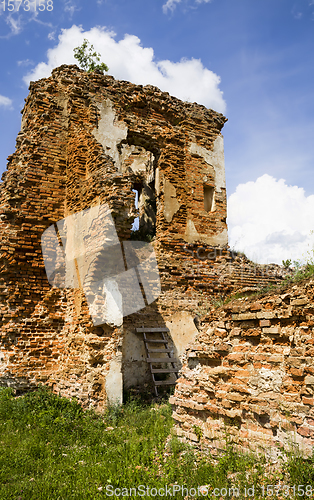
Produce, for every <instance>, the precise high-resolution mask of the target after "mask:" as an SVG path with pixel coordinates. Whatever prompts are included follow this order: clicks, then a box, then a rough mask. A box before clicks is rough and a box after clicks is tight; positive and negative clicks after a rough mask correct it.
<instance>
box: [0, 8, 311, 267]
mask: <svg viewBox="0 0 314 500" xmlns="http://www.w3.org/2000/svg"><path fill="white" fill-rule="evenodd" d="M19 5H20V7H19V11H18V12H17V8H18V6H19ZM29 5H30V10H29V11H24V8H25V9H27V8H28V4H27V0H23V2H22V3H20V1H16V0H12V2H10V4H9V3H8V0H5V3H3V2H2V3H1V2H0V44H1V51H0V57H1V68H2V70H1V78H0V116H1V121H0V127H1V134H0V169H1V171H4V170H5V167H6V157H7V156H8V155H9V154H11V153H12V152H13V151H14V148H15V138H16V135H17V133H18V131H19V128H20V119H21V115H20V110H21V109H22V107H23V100H24V98H25V97H26V96H27V93H28V89H27V84H26V82H27V81H29V79H37V78H40V77H44V76H49V74H50V71H51V68H53V67H55V66H57V65H59V64H62V63H73V62H75V60H74V59H73V48H74V47H75V46H77V45H79V44H80V43H81V42H82V40H83V38H84V37H85V38H88V39H89V40H90V41H91V42H92V43H93V44H94V46H95V48H96V49H97V51H98V52H100V53H101V55H102V60H103V61H104V62H106V63H107V64H108V66H109V74H112V75H113V76H115V77H116V78H121V79H128V80H131V81H134V82H135V83H152V84H154V85H157V86H159V87H161V88H162V90H166V91H169V92H170V93H171V94H172V95H177V96H178V97H180V98H183V99H185V100H191V101H197V102H200V103H201V104H205V105H206V106H208V107H213V108H214V109H216V110H217V111H221V112H223V113H224V114H225V115H226V116H227V118H228V120H229V121H228V122H227V123H226V125H225V127H224V131H223V133H224V137H225V161H226V182H227V193H228V196H229V204H228V225H229V242H230V246H231V247H234V248H237V249H239V250H244V251H245V252H246V253H247V254H248V255H249V256H250V257H251V258H253V259H255V260H257V261H259V262H265V263H267V262H279V263H280V262H281V260H282V259H287V258H292V259H297V258H301V257H302V255H303V254H304V253H306V251H307V250H308V249H309V248H311V246H312V244H313V235H311V234H310V231H311V230H312V229H314V215H313V212H314V176H313V171H314V140H313V135H314V85H313V82H314V64H313V63H314V0H263V1H261V0H210V1H208V0H168V1H167V0H98V1H97V0H89V1H87V0H64V1H62V0H54V1H53V2H52V3H51V2H50V4H49V5H50V6H51V5H53V9H52V10H50V11H47V0H44V1H42V3H41V4H39V0H37V3H36V11H35V10H34V5H35V4H34V2H30V4H29ZM40 5H41V8H43V6H45V7H46V8H45V10H44V11H42V12H40V11H39V6H40ZM12 6H14V11H13V12H9V10H8V9H9V8H12ZM4 7H5V10H4ZM50 8H51V7H50Z"/></svg>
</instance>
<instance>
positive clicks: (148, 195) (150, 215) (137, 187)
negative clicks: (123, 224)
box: [131, 180, 156, 241]
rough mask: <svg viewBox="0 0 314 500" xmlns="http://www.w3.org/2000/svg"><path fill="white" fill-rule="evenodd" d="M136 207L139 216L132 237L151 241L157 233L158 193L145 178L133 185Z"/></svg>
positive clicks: (133, 227) (134, 224)
mask: <svg viewBox="0 0 314 500" xmlns="http://www.w3.org/2000/svg"><path fill="white" fill-rule="evenodd" d="M132 191H133V192H135V208H136V209H137V210H138V211H139V216H138V217H136V218H135V219H134V222H133V225H132V234H131V238H132V239H138V240H141V241H151V240H152V239H153V237H154V236H155V234H156V193H155V189H154V187H153V186H152V185H151V184H147V183H146V182H145V181H144V180H143V181H142V182H141V183H140V182H139V183H136V184H134V185H133V188H132Z"/></svg>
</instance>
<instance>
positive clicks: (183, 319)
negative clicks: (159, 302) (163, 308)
mask: <svg viewBox="0 0 314 500" xmlns="http://www.w3.org/2000/svg"><path fill="white" fill-rule="evenodd" d="M166 326H167V328H169V330H170V336H171V338H172V341H173V343H174V345H175V347H176V350H177V353H176V354H177V355H178V356H179V358H181V357H182V356H183V354H184V353H185V350H186V346H187V345H188V344H189V343H190V342H192V340H193V339H194V338H195V336H196V335H197V334H198V330H197V328H196V326H195V324H194V321H193V317H192V316H191V314H189V313H188V312H186V311H180V312H177V313H175V314H173V315H172V316H171V318H170V320H169V321H166Z"/></svg>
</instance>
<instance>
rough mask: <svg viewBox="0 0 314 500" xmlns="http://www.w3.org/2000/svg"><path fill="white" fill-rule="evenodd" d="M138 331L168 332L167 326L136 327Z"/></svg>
mask: <svg viewBox="0 0 314 500" xmlns="http://www.w3.org/2000/svg"><path fill="white" fill-rule="evenodd" d="M136 331H137V332H138V333H150V332H169V328H143V327H141V328H136Z"/></svg>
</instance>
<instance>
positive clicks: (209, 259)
mask: <svg viewBox="0 0 314 500" xmlns="http://www.w3.org/2000/svg"><path fill="white" fill-rule="evenodd" d="M225 122H226V118H225V117H224V116H223V115H221V114H219V113H216V112H214V111H212V110H209V109H206V108H205V107H204V106H201V105H198V104H195V103H184V102H182V101H180V100H179V99H176V98H174V97H171V96H170V95H169V94H168V93H166V92H161V91H160V90H159V89H158V88H156V87H152V86H150V85H146V86H145V87H143V86H140V85H134V84H132V83H129V82H125V81H116V80H115V79H114V78H113V77H110V76H104V75H101V74H98V73H95V72H94V73H90V74H87V73H85V72H84V71H82V70H79V69H78V68H77V67H76V66H66V65H64V66H61V67H59V68H56V69H55V70H53V72H52V75H51V77H49V78H46V79H42V80H39V81H37V82H35V83H34V82H32V83H31V85H30V93H29V95H28V97H27V99H26V102H25V106H24V109H23V115H22V126H21V132H20V133H19V134H18V137H17V141H16V151H15V153H14V154H12V155H11V156H10V157H9V158H8V166H7V171H6V172H5V174H4V175H3V177H2V180H3V182H2V184H1V186H0V229H1V241H0V250H1V255H0V300H1V311H0V313H1V314H0V327H1V341H0V351H1V360H0V383H1V384H4V385H12V386H13V387H15V388H16V389H17V390H20V391H22V390H24V389H26V388H30V387H35V386H36V385H38V384H39V383H45V384H48V385H49V386H51V387H52V388H53V390H55V391H57V392H60V393H61V394H63V395H65V396H76V397H77V398H78V399H79V400H80V401H81V402H82V403H83V404H84V405H86V406H88V405H93V406H95V407H98V408H101V407H102V406H104V405H105V404H106V403H107V401H108V400H109V401H111V402H113V401H121V400H122V391H123V388H125V389H128V388H129V387H131V386H132V385H137V384H139V385H141V384H143V383H144V382H147V381H148V380H149V378H148V376H149V374H148V369H147V363H146V361H145V358H146V356H145V352H144V345H143V342H142V339H141V338H140V337H139V336H138V335H137V334H135V328H136V327H140V326H143V325H144V326H149V327H150V326H152V327H154V326H167V327H169V330H170V338H169V341H170V343H171V345H172V349H173V352H174V354H175V355H176V354H178V355H179V356H182V353H183V351H184V348H185V346H186V345H187V344H188V342H189V341H191V340H192V339H193V338H194V337H195V335H196V334H197V330H196V328H195V325H194V323H193V318H194V317H195V315H196V314H199V315H202V314H204V313H205V312H206V311H204V310H203V308H204V307H206V301H208V300H212V298H213V297H217V296H218V297H220V296H225V295H226V294H228V293H230V292H232V291H233V290H237V289H239V288H245V287H246V288H248V287H249V288H254V287H255V286H257V285H259V284H261V283H268V282H269V281H274V282H276V281H278V279H281V276H280V273H279V275H278V273H277V271H278V269H277V268H276V266H275V267H274V268H270V269H269V270H268V272H267V273H265V270H264V268H263V267H262V266H260V267H259V266H252V264H251V263H249V262H248V261H247V260H245V259H244V260H243V259H242V258H239V257H236V256H235V255H233V253H232V252H230V250H229V249H228V246H227V225H226V189H225V178H224V157H223V138H222V135H221V130H222V128H223V126H224V123H225ZM206 189H211V190H212V192H213V202H212V203H210V204H209V205H208V206H207V208H206V209H205V205H204V192H205V190H206ZM135 191H137V193H138V197H139V202H138V208H137V207H136V206H135ZM103 206H106V207H108V209H109V211H110V214H111V216H112V220H113V221H114V225H115V230H116V233H117V238H118V241H119V242H120V243H121V244H122V242H123V245H125V244H126V243H125V242H127V241H128V240H130V239H131V238H133V239H134V238H135V239H143V237H144V238H149V241H150V244H151V245H152V247H153V249H154V251H155V255H156V259H157V264H158V270H159V274H160V283H161V293H160V295H159V297H158V299H157V300H155V301H153V302H152V303H150V304H148V305H146V307H144V308H142V309H141V310H138V312H135V313H133V314H130V315H128V316H126V317H124V318H123V321H122V318H121V317H119V314H118V312H117V311H115V310H114V307H113V305H112V303H110V298H109V295H110V296H111V297H113V298H114V297H115V298H116V301H115V303H116V302H117V301H118V302H119V300H118V298H117V297H119V293H120V292H119V290H117V289H115V288H114V287H113V288H112V284H111V285H110V286H109V285H108V287H107V290H105V292H106V293H105V292H104V293H105V295H106V297H107V298H106V301H105V302H104V303H103V302H101V300H100V299H99V296H96V295H95V301H94V303H93V307H94V309H93V310H92V312H93V311H94V312H95V314H98V312H97V311H100V309H101V311H102V313H99V314H103V317H104V322H101V321H99V322H98V324H96V325H95V324H94V323H93V321H92V317H91V310H90V309H89V305H90V304H88V302H87V299H86V296H89V295H88V294H89V291H88V285H89V283H87V284H86V286H85V285H84V284H82V283H80V282H79V280H78V279H77V278H75V276H76V274H75V269H74V268H75V266H76V264H75V261H78V260H79V257H80V252H79V249H78V248H77V247H76V245H73V248H72V249H71V248H70V247H71V238H69V237H68V238H67V243H66V244H67V252H70V253H71V252H72V254H73V265H72V268H71V266H70V264H69V265H68V267H67V272H68V273H69V274H68V275H67V277H66V278H65V281H66V283H67V287H66V288H60V287H58V286H57V282H54V283H53V284H51V283H50V282H49V281H48V278H47V275H46V272H45V265H44V261H43V253H42V247H41V244H42V237H43V234H48V236H49V235H50V236H49V237H51V238H52V239H51V242H52V241H53V238H55V241H57V240H58V241H59V240H62V237H63V236H62V227H63V226H62V224H61V222H60V221H63V220H66V221H68V222H67V223H66V224H67V234H68V235H69V234H71V220H72V219H71V217H73V215H74V214H77V213H81V212H82V211H85V210H87V211H88V210H89V209H91V208H93V210H96V208H97V207H103ZM96 211H97V210H96ZM86 213H87V212H86ZM88 213H92V212H88ZM137 216H139V224H140V227H139V230H138V232H137V231H132V225H133V223H134V220H135V219H136V217H137ZM60 224H61V225H60ZM73 227H74V226H73ZM89 227H93V222H91V225H90V226H89ZM48 228H55V229H58V231H57V232H56V233H55V235H54V233H53V232H51V233H49V232H48V233H47V232H46V233H45V231H47V230H48ZM55 229H54V230H55ZM73 231H74V232H75V230H74V229H73ZM57 233H58V234H57ZM73 234H74V233H73ZM83 240H84V245H85V246H86V248H87V247H90V248H93V249H94V250H95V248H96V250H97V244H98V243H97V235H96V236H95V235H93V236H92V237H90V236H89V234H88V233H86V234H85V233H84V234H83V235H82V241H83ZM61 242H62V241H61ZM59 243H60V241H59ZM60 244H61V243H60ZM51 245H53V243H51ZM48 246H49V244H48ZM119 248H120V247H119ZM96 250H95V251H94V253H95V255H96V256H95V258H94V260H93V265H90V266H89V271H88V273H89V274H88V276H90V277H91V282H92V281H93V280H94V281H95V280H97V276H98V275H99V273H101V272H103V269H104V268H105V266H106V256H105V255H104V254H103V253H102V252H101V251H99V254H97V251H96ZM60 251H61V250H60ZM82 265H83V264H81V266H82ZM84 265H85V264H84ZM86 265H87V264H86ZM83 275H84V276H85V275H86V273H85V274H84V273H83ZM71 280H72V281H71ZM110 287H111V288H110ZM130 299H132V297H130ZM97 308H98V309H97ZM93 314H94V313H93ZM183 325H185V326H183ZM182 328H184V329H185V331H184V335H183V334H182V335H181V336H180V334H179V332H180V329H182Z"/></svg>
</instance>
